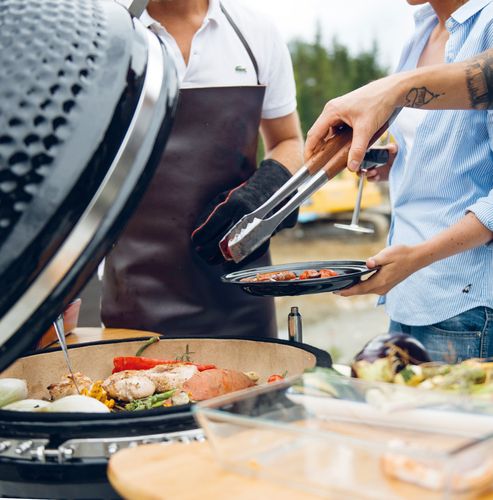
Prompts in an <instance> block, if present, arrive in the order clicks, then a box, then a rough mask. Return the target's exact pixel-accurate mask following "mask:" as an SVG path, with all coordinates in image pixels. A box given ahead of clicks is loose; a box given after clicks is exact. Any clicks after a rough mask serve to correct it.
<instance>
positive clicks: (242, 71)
mask: <svg viewBox="0 0 493 500" xmlns="http://www.w3.org/2000/svg"><path fill="white" fill-rule="evenodd" d="M235 71H237V72H238V73H246V72H247V69H246V68H245V66H241V65H240V64H238V66H236V67H235Z"/></svg>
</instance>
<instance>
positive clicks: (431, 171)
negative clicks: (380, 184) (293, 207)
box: [381, 0, 493, 325]
mask: <svg viewBox="0 0 493 500" xmlns="http://www.w3.org/2000/svg"><path fill="white" fill-rule="evenodd" d="M415 18H416V31H415V35H414V37H413V38H412V40H411V41H410V43H409V44H408V46H407V47H406V48H405V49H404V51H403V54H402V58H401V62H400V64H399V67H398V71H405V70H410V69H413V68H415V67H416V64H417V62H418V59H419V57H420V55H421V52H422V50H423V48H424V46H425V45H426V42H427V40H428V38H429V36H430V34H431V32H432V30H433V28H434V27H435V26H436V23H437V22H438V21H437V17H436V15H435V13H434V11H433V9H432V8H431V7H430V6H429V5H427V6H425V7H424V8H422V9H420V10H419V11H418V12H417V13H416V16H415ZM446 28H447V30H448V32H449V40H448V42H447V45H446V47H445V62H447V63H451V62H456V61H462V60H465V59H468V58H470V57H472V56H474V55H476V54H478V53H480V52H483V51H484V50H487V49H489V48H492V47H493V0H469V2H467V3H466V4H464V5H463V6H462V7H460V8H459V9H458V10H456V11H455V12H454V13H453V15H452V16H451V17H450V18H449V19H448V20H447V22H446ZM392 133H393V134H394V136H395V138H396V140H397V142H398V144H399V147H400V154H399V155H398V156H397V158H396V161H395V163H394V165H393V167H392V169H391V174H390V198H391V203H392V209H393V210H392V223H391V228H390V232H389V244H390V245H398V244H403V245H415V244H418V243H421V242H423V241H425V240H428V239H430V238H432V237H433V236H435V235H436V234H438V233H440V232H441V231H443V230H445V229H447V228H448V227H450V226H451V225H453V224H454V223H456V222H458V221H459V220H460V219H461V218H462V217H464V215H465V214H466V213H467V212H468V211H471V212H473V213H474V214H475V215H476V216H477V218H478V219H479V220H480V221H481V222H482V223H483V224H484V225H485V226H486V227H488V228H489V229H490V230H493V152H492V150H493V112H491V111H476V110H468V111H448V110H447V111H428V112H426V116H425V117H424V119H423V120H422V122H421V123H420V124H419V126H418V127H417V129H416V136H415V141H414V144H413V146H412V149H411V151H409V154H407V152H406V150H405V141H404V140H403V136H402V133H401V132H400V130H399V128H398V126H397V125H396V126H395V127H394V128H393V129H392ZM384 301H385V302H386V309H387V312H388V314H389V316H390V318H391V319H392V320H394V321H398V322H400V323H404V324H407V325H430V324H433V323H437V322H440V321H443V320H445V319H448V318H450V317H452V316H455V315H457V314H460V313H462V312H464V311H467V310H469V309H471V308H473V307H477V306H487V307H493V245H484V246H481V247H478V248H475V249H473V250H469V251H466V252H463V253H460V254H458V255H454V256H452V257H449V258H447V259H443V260H441V261H438V262H435V263H434V264H432V265H430V266H428V267H426V268H424V269H421V270H419V271H417V272H416V273H414V274H413V275H411V276H410V277H409V278H407V279H406V280H404V281H402V282H401V283H400V284H399V285H397V286H396V287H394V288H393V289H392V290H391V291H390V292H389V293H388V294H387V296H386V297H385V300H382V301H381V302H384Z"/></svg>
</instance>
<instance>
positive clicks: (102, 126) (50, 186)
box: [0, 0, 330, 499]
mask: <svg viewBox="0 0 493 500" xmlns="http://www.w3.org/2000/svg"><path fill="white" fill-rule="evenodd" d="M126 3H127V4H128V5H127V7H128V9H127V8H125V7H124V6H122V5H120V4H118V3H116V2H114V1H113V0H0V48H1V51H0V68H1V71H0V283H1V284H2V287H1V288H2V293H1V294H0V350H1V352H0V371H2V376H4V377H7V376H8V377H19V378H24V379H26V381H27V382H28V386H29V390H30V394H29V397H35V398H37V397H43V395H45V393H44V391H45V390H46V389H45V388H46V386H47V385H48V384H49V383H52V382H56V381H58V380H59V379H60V377H61V376H62V375H64V374H65V373H66V367H65V365H64V360H63V356H62V353H61V352H60V351H59V350H51V351H44V352H42V353H36V354H31V355H25V352H26V349H27V348H28V347H29V346H32V345H33V344H34V341H35V340H36V339H37V338H38V337H39V336H41V334H42V333H43V332H44V331H45V330H46V329H47V328H48V326H49V325H50V324H51V323H52V322H53V320H54V319H55V318H56V316H57V315H58V314H59V313H60V312H61V311H63V310H64V308H65V307H66V306H67V305H68V304H69V303H70V301H71V300H72V299H73V298H74V297H75V296H76V294H77V293H78V292H79V290H80V289H81V288H82V287H83V286H84V284H85V283H86V282H87V281H88V279H89V277H90V276H91V275H92V274H93V273H94V271H95V269H96V267H97V265H98V263H99V262H100V261H101V259H102V258H103V257H104V255H105V254H106V253H107V252H108V251H109V249H110V247H111V245H112V244H113V242H114V241H115V240H116V238H117V236H118V233H119V231H120V230H121V229H122V228H123V226H124V224H125V222H126V221H127V220H128V218H129V215H130V214H131V212H132V210H133V209H134V208H135V206H136V204H137V202H138V200H139V199H140V197H141V195H142V193H143V192H144V190H145V187H146V185H147V183H148V181H149V180H150V178H151V177H152V174H153V170H154V168H155V166H156V164H157V160H158V158H159V156H160V155H161V153H162V151H163V149H164V147H165V144H166V140H167V137H168V134H169V132H170V129H171V125H172V119H173V112H174V108H175V104H176V100H177V92H178V86H177V79H176V73H175V69H174V66H173V63H172V61H171V60H170V58H169V55H168V53H167V52H166V50H165V47H164V46H163V45H162V43H161V42H160V41H159V39H158V38H157V37H156V36H155V35H153V34H152V33H151V32H149V31H148V30H146V29H145V28H144V27H143V26H142V25H141V24H140V22H139V21H137V20H136V18H135V17H133V16H132V14H131V12H132V13H133V14H135V15H136V16H138V14H139V10H142V9H143V8H144V6H145V4H146V3H147V2H146V1H144V0H135V1H133V2H132V1H128V2H126ZM197 328H198V329H199V328H200V325H197ZM198 333H200V332H199V331H198ZM141 343H142V340H125V341H113V342H103V343H98V344H92V345H90V344H89V345H83V346H73V347H72V348H70V353H71V360H72V365H73V367H74V369H75V370H76V371H81V372H83V373H85V374H86V375H88V376H89V377H91V378H92V379H93V380H97V379H100V378H104V377H105V376H107V375H109V373H110V372H111V368H112V358H113V357H114V356H116V355H130V354H135V351H136V348H137V347H138V346H139V345H141ZM185 350H186V351H187V352H189V350H191V351H193V352H194V353H195V354H194V356H195V359H194V361H197V362H209V363H216V364H217V365H218V366H221V367H224V368H228V367H229V368H236V369H240V370H244V371H247V370H248V371H249V370H253V371H257V372H258V373H259V375H260V376H261V378H262V379H263V380H265V377H267V376H268V375H269V374H272V373H275V372H278V373H282V371H284V370H288V372H289V373H290V374H296V373H299V372H301V371H303V369H304V368H306V367H309V366H313V365H315V364H319V365H322V366H328V365H330V357H329V356H328V354H327V353H324V352H322V351H319V350H317V349H314V348H311V347H309V346H305V345H303V344H296V343H294V344H293V343H288V342H285V341H267V340H261V339H259V340H258V341H255V340H240V339H213V338H211V339H207V338H200V339H172V338H166V339H163V340H162V341H161V342H159V343H158V344H154V345H152V346H150V347H149V350H148V351H146V354H147V353H149V355H154V356H156V357H158V356H164V357H168V358H169V357H170V356H173V359H174V357H175V356H176V355H178V354H180V353H183V352H184V351H185ZM195 439H203V437H202V433H201V431H200V429H197V427H196V425H195V423H194V420H193V418H192V416H191V412H190V407H189V405H188V406H183V407H175V408H170V409H165V408H163V409H159V410H152V411H142V412H121V413H115V414H103V415H101V414H87V413H86V414H75V413H58V414H56V413H51V414H50V413H46V414H40V413H28V412H8V411H0V496H4V497H21V498H105V499H106V498H111V497H114V496H116V494H115V493H114V492H113V491H112V490H111V488H110V487H109V485H108V483H107V481H106V474H105V472H106V465H107V460H108V458H109V457H110V456H111V455H112V454H113V453H114V452H115V451H117V450H119V449H121V448H125V447H128V446H136V445H138V444H141V443H146V442H156V441H158V442H168V441H175V440H179V441H183V442H187V441H190V440H195Z"/></svg>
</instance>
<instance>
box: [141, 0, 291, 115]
mask: <svg viewBox="0 0 493 500" xmlns="http://www.w3.org/2000/svg"><path fill="white" fill-rule="evenodd" d="M222 4H223V5H224V8H225V9H226V11H227V12H228V14H229V15H230V17H231V18H232V19H233V21H234V22H235V24H236V25H237V26H238V28H239V29H240V31H241V33H242V35H243V37H244V38H245V39H246V40H247V42H248V45H249V46H250V49H251V50H252V52H253V54H254V56H255V59H256V60H257V65H258V69H259V81H260V83H261V84H262V85H265V86H266V92H265V98H264V103H263V107H262V118H266V119H272V118H280V117H282V116H286V115H288V114H290V113H292V112H293V111H295V110H296V87H295V83H294V74H293V66H292V63H291V57H290V55H289V51H288V48H287V46H286V44H285V43H284V41H283V39H282V37H281V35H280V34H279V32H278V31H277V29H276V27H275V25H274V24H273V23H272V22H271V21H270V20H268V19H266V18H265V17H263V16H262V15H260V14H258V13H256V12H254V11H252V10H251V9H250V8H249V7H246V6H245V5H243V4H242V3H241V2H239V1H238V0H222ZM141 21H142V22H143V23H144V24H145V25H146V26H147V27H149V28H150V29H151V30H152V31H154V32H155V33H156V34H158V35H159V37H160V38H161V39H162V40H163V41H164V42H165V43H166V45H167V47H168V49H169V50H170V52H171V54H172V55H173V56H174V58H175V59H176V65H177V68H178V77H179V79H180V82H181V88H184V89H185V88H198V87H226V86H250V85H257V75H256V73H255V68H254V67H253V64H252V61H251V59H250V57H249V55H248V53H247V51H246V49H245V47H244V45H243V44H242V43H241V41H240V39H239V37H238V35H237V34H236V32H235V31H234V29H233V27H232V26H231V24H230V23H229V21H228V20H227V19H226V17H225V15H224V14H223V12H222V11H221V6H220V3H219V0H209V10H208V12H207V15H206V16H205V19H204V22H203V23H202V26H201V27H200V29H199V30H198V31H197V33H195V36H194V37H193V40H192V46H191V50H190V58H189V61H188V66H187V65H186V64H185V61H184V59H183V56H182V54H181V52H180V49H179V47H178V44H177V43H176V42H175V39H174V38H173V37H172V36H171V35H170V34H169V33H168V32H167V31H166V29H165V28H164V27H163V26H161V24H159V23H158V22H157V21H155V20H154V19H153V18H152V17H151V16H150V15H149V14H148V13H147V12H144V14H143V15H142V17H141Z"/></svg>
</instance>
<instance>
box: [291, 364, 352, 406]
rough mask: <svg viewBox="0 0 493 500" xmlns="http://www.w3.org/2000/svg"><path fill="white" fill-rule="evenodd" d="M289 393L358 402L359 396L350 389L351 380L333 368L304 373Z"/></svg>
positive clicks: (316, 368)
mask: <svg viewBox="0 0 493 500" xmlns="http://www.w3.org/2000/svg"><path fill="white" fill-rule="evenodd" d="M289 390H290V391H293V392H296V393H301V394H307V395H311V396H330V397H334V398H346V399H353V400H360V399H361V396H360V395H359V394H358V393H357V392H356V391H355V390H354V388H353V387H351V379H349V378H348V377H345V376H344V375H342V374H341V373H339V372H338V371H336V370H334V369H333V368H322V367H319V366H316V367H315V368H311V369H309V370H305V373H304V374H303V376H302V377H301V379H300V380H299V382H298V381H297V382H296V383H295V384H294V385H293V387H292V388H290V389H289Z"/></svg>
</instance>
